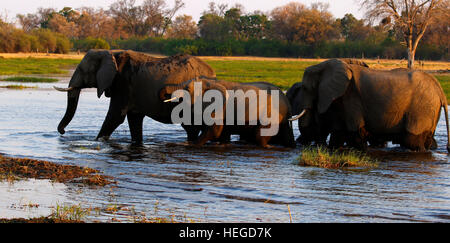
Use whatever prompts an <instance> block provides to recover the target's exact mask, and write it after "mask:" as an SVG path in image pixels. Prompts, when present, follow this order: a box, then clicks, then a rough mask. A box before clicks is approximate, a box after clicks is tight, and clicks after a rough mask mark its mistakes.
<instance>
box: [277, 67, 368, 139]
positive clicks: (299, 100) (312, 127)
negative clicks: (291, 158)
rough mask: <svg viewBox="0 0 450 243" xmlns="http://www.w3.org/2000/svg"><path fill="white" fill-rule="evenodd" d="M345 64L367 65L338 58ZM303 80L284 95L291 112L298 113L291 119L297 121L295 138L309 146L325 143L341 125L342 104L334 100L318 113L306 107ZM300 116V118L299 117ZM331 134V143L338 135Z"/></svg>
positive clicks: (314, 102)
mask: <svg viewBox="0 0 450 243" xmlns="http://www.w3.org/2000/svg"><path fill="white" fill-rule="evenodd" d="M340 60H341V61H343V62H345V63H347V64H355V65H360V66H363V67H369V66H368V65H367V64H366V63H364V62H362V61H359V60H355V59H340ZM303 85H304V83H303V82H298V83H296V84H294V85H293V86H292V87H291V88H289V89H288V91H287V93H286V96H287V98H288V100H289V103H290V104H291V107H292V112H293V114H300V115H298V116H297V118H294V119H291V120H299V121H298V129H299V131H300V136H299V137H298V138H297V142H298V143H300V144H302V145H304V146H309V145H311V144H312V143H315V145H319V146H321V145H326V141H327V138H328V136H329V135H330V133H331V132H332V131H335V132H336V131H338V130H340V128H342V127H343V124H342V123H343V122H342V119H341V118H340V114H341V113H342V105H341V104H340V103H339V102H335V103H333V104H331V105H330V109H328V110H327V111H326V112H323V113H320V114H319V112H318V111H317V109H309V110H305V109H306V107H307V106H306V104H304V103H303V102H305V100H304V95H305V88H304V87H303ZM316 106H317V99H315V100H314V101H313V107H316ZM299 118H302V119H299ZM335 135H336V134H335V133H334V134H332V136H331V143H332V144H333V143H334V141H335V139H336V138H337V137H340V136H335Z"/></svg>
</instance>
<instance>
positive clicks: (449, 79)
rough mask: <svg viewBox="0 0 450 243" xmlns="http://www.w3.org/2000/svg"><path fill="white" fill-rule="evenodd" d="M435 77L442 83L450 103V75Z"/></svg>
mask: <svg viewBox="0 0 450 243" xmlns="http://www.w3.org/2000/svg"><path fill="white" fill-rule="evenodd" d="M435 77H436V79H437V80H438V81H439V83H441V86H442V89H443V90H444V93H445V95H446V96H447V102H448V103H450V75H435Z"/></svg>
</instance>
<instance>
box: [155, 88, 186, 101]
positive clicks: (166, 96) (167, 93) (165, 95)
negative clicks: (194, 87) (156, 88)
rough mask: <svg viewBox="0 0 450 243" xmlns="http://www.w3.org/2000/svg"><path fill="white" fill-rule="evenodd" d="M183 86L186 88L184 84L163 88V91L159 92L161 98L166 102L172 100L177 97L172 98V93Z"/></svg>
mask: <svg viewBox="0 0 450 243" xmlns="http://www.w3.org/2000/svg"><path fill="white" fill-rule="evenodd" d="M183 88H184V86H183V85H167V86H165V87H164V88H162V89H161V91H160V92H159V98H160V100H162V101H164V102H170V101H172V100H174V99H176V97H174V98H173V99H171V96H172V94H173V93H174V92H175V91H177V90H182V89H183Z"/></svg>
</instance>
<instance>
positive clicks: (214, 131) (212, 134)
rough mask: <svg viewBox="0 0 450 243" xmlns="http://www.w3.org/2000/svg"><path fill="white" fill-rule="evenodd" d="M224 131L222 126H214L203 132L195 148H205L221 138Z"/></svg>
mask: <svg viewBox="0 0 450 243" xmlns="http://www.w3.org/2000/svg"><path fill="white" fill-rule="evenodd" d="M222 131H223V126H222V125H220V126H219V125H213V126H211V127H208V128H207V129H205V130H203V131H202V134H201V135H200V137H199V138H198V139H197V140H196V141H195V142H194V144H195V146H203V145H205V144H206V143H207V142H208V141H211V140H213V139H215V138H219V137H220V135H221V133H222Z"/></svg>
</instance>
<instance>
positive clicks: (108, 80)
mask: <svg viewBox="0 0 450 243" xmlns="http://www.w3.org/2000/svg"><path fill="white" fill-rule="evenodd" d="M100 56H101V62H100V67H99V69H98V71H97V96H98V98H100V97H101V96H102V94H103V92H105V90H106V89H108V88H109V87H111V85H112V83H113V80H114V78H115V76H116V74H117V70H118V68H117V62H116V58H115V57H114V55H113V54H112V52H110V51H102V52H101V53H100Z"/></svg>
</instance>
